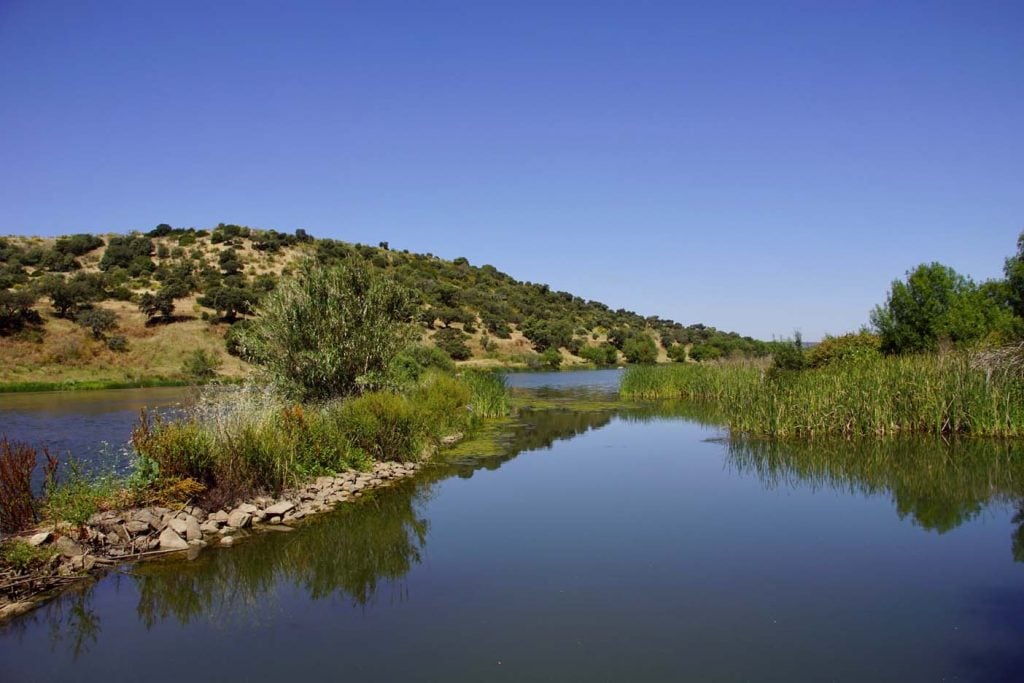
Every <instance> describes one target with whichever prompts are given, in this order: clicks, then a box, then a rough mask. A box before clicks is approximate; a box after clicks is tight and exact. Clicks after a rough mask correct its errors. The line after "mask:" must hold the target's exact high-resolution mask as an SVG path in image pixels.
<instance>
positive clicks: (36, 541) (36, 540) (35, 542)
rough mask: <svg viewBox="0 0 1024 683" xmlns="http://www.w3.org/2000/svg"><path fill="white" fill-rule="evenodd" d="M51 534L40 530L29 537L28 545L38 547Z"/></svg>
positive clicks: (47, 539) (48, 538)
mask: <svg viewBox="0 0 1024 683" xmlns="http://www.w3.org/2000/svg"><path fill="white" fill-rule="evenodd" d="M52 536H53V534H51V533H50V532H49V531H40V532H39V533H38V534H35V535H34V536H31V537H29V539H28V544H29V545H30V546H33V547H36V548H38V547H39V546H41V545H42V544H44V543H46V542H47V541H49V540H50V538H51V537H52Z"/></svg>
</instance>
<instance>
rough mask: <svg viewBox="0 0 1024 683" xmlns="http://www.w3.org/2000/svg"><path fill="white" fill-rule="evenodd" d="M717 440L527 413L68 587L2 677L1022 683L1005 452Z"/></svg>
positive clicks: (1020, 596)
mask: <svg viewBox="0 0 1024 683" xmlns="http://www.w3.org/2000/svg"><path fill="white" fill-rule="evenodd" d="M573 374H575V373H573ZM564 376H569V375H568V373H567V374H566V375H564ZM521 377H525V376H522V375H518V376H516V379H518V378H521ZM591 388H593V387H591ZM563 389H564V387H563ZM721 436H722V434H721V432H720V431H719V430H717V429H715V428H713V427H708V426H704V425H702V424H700V423H699V422H697V421H695V420H694V419H692V418H690V417H687V413H686V411H685V410H684V409H681V408H669V409H656V408H649V409H637V408H634V409H621V410H618V411H596V412H572V411H568V410H549V411H539V412H535V413H528V414H526V415H524V416H523V417H522V419H521V421H520V424H519V425H517V426H516V427H515V428H514V429H513V430H512V431H511V432H510V433H509V434H508V436H507V438H506V439H505V444H504V447H505V452H504V454H503V455H502V456H500V457H489V458H483V457H479V458H478V457H474V456H473V455H472V454H471V453H470V454H469V455H466V454H463V455H460V456H459V457H458V458H457V460H456V461H455V462H450V463H448V464H444V465H438V466H436V467H433V468H430V469H429V470H427V471H426V472H424V473H423V475H422V476H421V477H420V478H418V479H417V480H415V481H412V482H406V483H405V484H403V485H401V486H400V487H398V488H394V489H391V490H388V491H383V492H380V493H379V494H378V495H376V496H374V497H372V498H370V499H367V500H365V501H363V502H362V503H360V504H358V505H352V506H346V507H345V508H343V509H340V510H338V511H336V512H334V513H331V514H329V515H327V516H324V517H322V518H320V519H318V520H316V521H313V522H311V523H308V524H307V525H306V526H305V527H303V528H302V529H301V530H299V531H296V532H294V533H291V534H278V535H263V536H261V537H258V538H255V539H252V540H250V541H248V542H246V543H243V544H241V545H240V546H238V547H235V548H232V549H227V550H211V551H208V552H205V553H203V554H202V555H200V556H199V558H198V559H196V560H194V561H192V562H184V561H173V562H162V563H149V564H145V565H141V566H138V567H135V568H129V569H125V570H124V571H123V572H120V573H114V574H110V575H108V576H107V577H105V578H103V579H101V580H100V581H98V582H97V583H95V584H94V585H92V586H90V587H88V588H84V589H82V590H79V591H76V592H73V593H69V594H67V595H65V596H64V597H63V598H62V599H60V600H58V601H55V602H53V603H51V604H50V605H49V606H47V607H44V608H43V609H41V610H38V611H37V612H35V613H33V614H31V615H28V616H27V617H24V618H22V619H20V620H17V621H15V622H14V623H12V624H11V625H9V626H7V627H6V628H5V629H3V630H2V631H0V681H4V682H6V681H61V680H82V681H93V680H95V681H100V680H102V681H136V680H143V679H144V680H148V681H180V680H182V679H183V678H184V679H186V680H195V681H223V680H234V681H279V680H342V679H345V680H357V681H396V680H414V681H420V680H422V681H491V680H499V681H505V680H507V681H523V680H529V681H535V680H536V681H566V680H579V681H593V680H608V681H621V680H631V681H830V680H835V681H940V680H968V681H1019V680H1022V678H1024V668H1022V667H1024V647H1022V646H1024V564H1021V563H1019V562H1018V561H1015V560H1024V531H1022V529H1021V525H1022V520H1021V515H1020V514H1019V512H1018V511H1019V510H1020V509H1021V501H1022V500H1024V453H1022V452H1021V449H1019V448H1018V447H1016V446H1010V445H1005V444H1002V445H1000V444H992V443H977V442H961V443H955V444H943V443H941V442H933V441H912V442H911V441H902V442H887V443H884V444H871V445H870V446H869V447H867V448H857V447H855V446H851V445H850V444H831V445H829V444H817V445H815V446H813V447H810V446H803V447H799V448H783V447H779V446H773V445H771V444H765V443H763V442H761V443H753V444H742V443H729V442H727V441H724V440H722V439H721V438H720V437H721ZM468 450H469V451H471V450H472V449H468ZM1015 515H1017V520H1016V521H1015V520H1014V517H1015Z"/></svg>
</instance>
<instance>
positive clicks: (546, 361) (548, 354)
mask: <svg viewBox="0 0 1024 683" xmlns="http://www.w3.org/2000/svg"><path fill="white" fill-rule="evenodd" d="M540 362H541V363H542V364H543V365H544V366H546V367H549V368H551V369H553V370H557V369H558V366H560V365H561V364H562V354H561V353H559V352H558V349H556V348H555V347H553V346H549V347H548V348H546V349H544V353H542V354H540Z"/></svg>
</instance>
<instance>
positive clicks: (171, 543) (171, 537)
mask: <svg viewBox="0 0 1024 683" xmlns="http://www.w3.org/2000/svg"><path fill="white" fill-rule="evenodd" d="M187 548H188V542H187V541H186V540H185V539H183V538H182V537H181V536H179V535H178V534H177V533H176V532H175V531H174V529H172V528H171V527H170V526H168V527H167V528H166V529H164V530H163V531H161V532H160V549H161V550H185V549H187Z"/></svg>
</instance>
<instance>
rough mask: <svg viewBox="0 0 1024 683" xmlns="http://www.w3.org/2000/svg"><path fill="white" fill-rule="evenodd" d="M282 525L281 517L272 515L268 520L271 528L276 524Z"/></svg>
mask: <svg viewBox="0 0 1024 683" xmlns="http://www.w3.org/2000/svg"><path fill="white" fill-rule="evenodd" d="M280 523H281V515H272V516H271V517H268V518H267V524H269V525H270V526H274V525H275V524H280Z"/></svg>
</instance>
